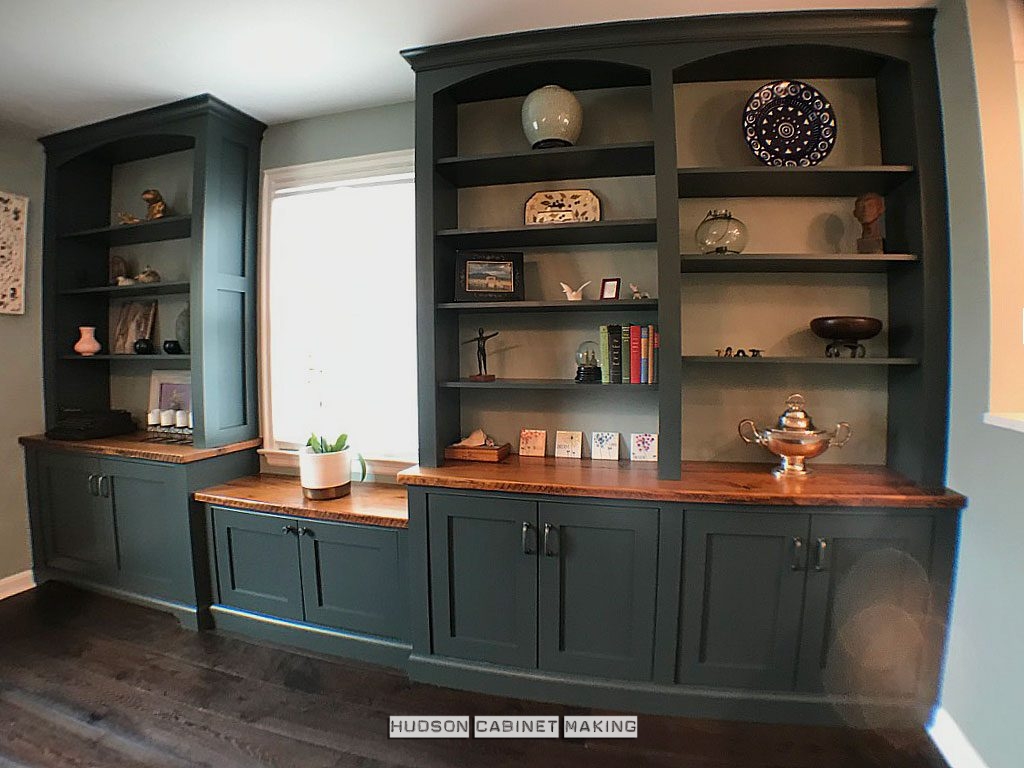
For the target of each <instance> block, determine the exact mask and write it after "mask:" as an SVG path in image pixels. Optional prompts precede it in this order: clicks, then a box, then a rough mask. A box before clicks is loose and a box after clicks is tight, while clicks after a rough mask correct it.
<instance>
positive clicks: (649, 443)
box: [629, 432, 658, 461]
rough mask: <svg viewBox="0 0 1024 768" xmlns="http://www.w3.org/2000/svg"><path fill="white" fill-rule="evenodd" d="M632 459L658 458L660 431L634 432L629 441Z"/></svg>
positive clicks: (655, 459) (646, 459) (653, 459)
mask: <svg viewBox="0 0 1024 768" xmlns="http://www.w3.org/2000/svg"><path fill="white" fill-rule="evenodd" d="M629 460H630V461H657V460H658V433H657V432H654V433H652V432H640V433H636V432H634V433H633V434H632V435H631V436H630V441H629Z"/></svg>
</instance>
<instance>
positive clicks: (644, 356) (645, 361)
mask: <svg viewBox="0 0 1024 768" xmlns="http://www.w3.org/2000/svg"><path fill="white" fill-rule="evenodd" d="M650 332H651V330H650V326H647V325H641V326H640V383H641V384H649V383H650V379H649V376H650V374H651V371H650V367H651V357H650V355H651V344H650Z"/></svg>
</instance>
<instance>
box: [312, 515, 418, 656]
mask: <svg viewBox="0 0 1024 768" xmlns="http://www.w3.org/2000/svg"><path fill="white" fill-rule="evenodd" d="M300 531H301V535H300V537H299V552H300V555H301V559H302V594H303V598H304V601H303V602H304V604H305V607H306V621H308V622H311V623H313V624H321V625H323V626H325V627H335V628H337V629H345V630H349V631H352V632H364V633H367V634H371V635H385V636H387V637H398V638H404V637H406V636H407V635H408V633H409V630H408V624H409V622H408V616H407V610H406V607H405V600H404V594H405V590H404V589H402V575H401V570H402V563H401V556H400V549H399V532H398V531H397V530H392V529H388V528H374V527H370V526H360V525H343V524H340V523H314V522H309V521H303V522H302V523H301V524H300Z"/></svg>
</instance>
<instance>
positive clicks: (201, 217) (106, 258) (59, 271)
mask: <svg viewBox="0 0 1024 768" xmlns="http://www.w3.org/2000/svg"><path fill="white" fill-rule="evenodd" d="M265 128H266V126H265V125H263V123H261V122H259V121H257V120H255V119H253V118H252V117H249V116H248V115H246V114H243V113H242V112H240V111H238V110H236V109H234V108H233V107H230V106H229V105H227V104H225V103H224V102H222V101H220V100H218V99H216V98H214V97H213V96H210V95H208V94H206V95H202V96H196V97H194V98H191V99H185V100H183V101H178V102H174V103H172V104H166V105H163V106H160V107H155V108H153V109H148V110H145V111H142V112H137V113H134V114H131V115H125V116H123V117H117V118H113V119H111V120H106V121H103V122H101V123H96V124H94V125H88V126H84V127H81V128H75V129H72V130H69V131H64V132H62V133H58V134H54V135H51V136H47V137H45V138H43V139H41V142H42V144H43V146H44V147H45V148H46V199H45V210H44V222H43V385H44V395H45V405H46V425H47V428H50V427H52V426H53V425H54V424H55V423H56V422H57V420H58V419H59V418H60V416H61V414H62V413H64V412H65V411H68V410H75V409H84V410H105V409H108V408H121V409H125V410H128V411H131V412H132V414H133V415H134V416H135V418H136V420H138V421H140V423H142V424H145V423H146V421H145V414H146V412H147V411H149V407H148V406H149V403H148V399H147V395H148V387H146V386H145V381H143V383H142V384H141V385H140V384H139V382H138V379H140V378H142V377H147V376H148V374H149V372H150V371H152V370H159V369H172V370H182V369H187V370H189V371H190V372H191V382H192V403H191V406H192V407H191V410H192V414H193V421H194V425H195V426H194V440H195V445H196V446H198V447H214V446H222V445H228V444H230V443H235V442H240V441H243V440H248V439H251V438H254V437H256V436H257V435H258V424H257V421H256V217H257V214H256V202H257V194H258V190H259V156H260V141H261V138H262V135H263V131H264V129H265ZM147 188H156V189H158V190H159V191H161V192H162V194H163V195H164V197H165V202H166V203H167V205H168V206H169V209H170V210H169V213H168V214H167V215H166V216H164V217H163V218H157V219H153V220H142V221H138V222H137V223H134V224H121V223H119V222H118V219H117V217H118V214H119V213H121V212H122V211H124V212H128V213H131V214H133V215H137V216H138V217H140V218H141V217H144V216H145V215H146V210H145V204H144V203H143V201H142V199H141V197H140V195H141V193H142V191H143V190H145V189H147ZM115 260H117V261H118V263H121V261H122V260H123V262H124V263H126V264H127V265H128V266H129V268H130V270H131V271H130V274H132V275H133V274H137V273H139V272H141V271H142V270H143V269H144V268H145V267H147V266H152V267H154V268H155V269H156V270H157V272H158V273H159V274H160V277H161V279H160V281H159V282H156V283H135V284H131V285H113V284H112V279H111V276H112V274H113V269H112V266H113V264H114V262H115ZM128 302H153V303H155V304H156V320H155V324H154V329H153V332H152V333H151V337H152V341H153V342H154V346H155V347H156V349H157V354H153V355H135V354H125V352H130V349H120V348H118V349H117V350H113V349H112V343H113V339H114V335H115V334H114V330H115V328H116V326H117V322H116V317H117V315H118V312H119V310H120V309H121V308H122V307H124V305H125V304H126V303H128ZM183 313H184V314H185V315H186V316H187V317H188V318H189V321H190V322H189V325H190V329H191V331H190V336H191V343H190V345H189V346H188V348H187V354H180V355H171V354H165V353H163V352H161V343H162V342H163V341H165V340H169V339H174V338H176V337H177V335H178V328H177V324H176V318H177V317H178V316H179V315H181V314H183ZM80 326H95V327H96V338H97V340H99V342H100V343H101V344H102V349H101V350H100V353H99V354H97V355H94V356H91V357H83V356H80V355H77V354H75V353H74V351H73V347H74V344H75V341H76V340H77V339H78V328H79V327H80ZM134 340H135V338H134V337H133V338H128V339H127V341H128V345H129V347H130V344H131V342H133V341H134ZM182 341H184V339H182ZM113 351H117V352H118V353H117V354H112V352H113Z"/></svg>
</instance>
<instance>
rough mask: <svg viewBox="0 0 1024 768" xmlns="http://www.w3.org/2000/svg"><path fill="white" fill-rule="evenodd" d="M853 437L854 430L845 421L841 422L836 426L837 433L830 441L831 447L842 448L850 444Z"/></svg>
mask: <svg viewBox="0 0 1024 768" xmlns="http://www.w3.org/2000/svg"><path fill="white" fill-rule="evenodd" d="M852 436H853V428H852V427H851V426H850V425H849V424H847V423H846V422H845V421H840V422H839V423H838V424H837V425H836V433H835V435H833V436H832V439H831V440H829V441H828V444H829V446H830V447H833V448H842V447H843V446H844V445H846V444H847V443H848V442H850V437H852Z"/></svg>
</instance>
